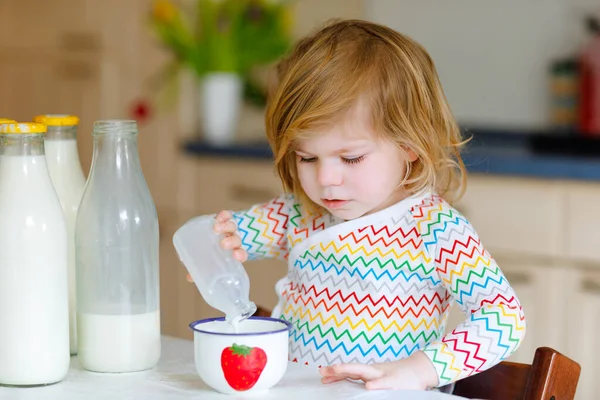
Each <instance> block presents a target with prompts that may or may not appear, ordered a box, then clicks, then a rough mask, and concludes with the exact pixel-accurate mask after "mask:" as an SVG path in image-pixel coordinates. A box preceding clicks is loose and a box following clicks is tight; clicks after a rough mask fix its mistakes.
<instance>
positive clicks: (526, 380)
mask: <svg viewBox="0 0 600 400" xmlns="http://www.w3.org/2000/svg"><path fill="white" fill-rule="evenodd" d="M254 315H256V316H262V317H270V316H271V311H270V310H268V309H265V308H262V307H258V309H257V311H256V313H255V314H254ZM580 372H581V367H580V366H579V364H577V363H576V362H575V361H573V360H571V359H570V358H569V357H567V356H565V355H563V354H561V353H559V352H558V351H556V350H554V349H551V348H549V347H540V348H538V349H537V350H536V352H535V357H534V358H533V363H532V364H520V363H514V362H508V361H504V362H501V363H500V364H498V365H496V366H495V367H492V368H490V369H488V370H486V371H483V372H480V373H478V374H477V375H473V376H470V377H468V378H465V379H461V380H460V381H458V382H456V385H455V388H454V392H453V394H455V395H457V396H462V397H467V398H471V399H486V400H571V399H573V398H574V397H575V390H576V389H577V382H578V381H579V373H580Z"/></svg>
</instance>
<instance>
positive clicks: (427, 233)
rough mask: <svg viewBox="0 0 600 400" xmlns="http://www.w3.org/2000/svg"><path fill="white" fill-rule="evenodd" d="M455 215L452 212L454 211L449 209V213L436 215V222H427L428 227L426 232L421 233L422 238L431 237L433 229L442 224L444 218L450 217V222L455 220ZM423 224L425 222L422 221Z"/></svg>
mask: <svg viewBox="0 0 600 400" xmlns="http://www.w3.org/2000/svg"><path fill="white" fill-rule="evenodd" d="M453 214H454V213H453V212H452V209H448V213H444V211H439V212H438V213H435V214H434V215H435V217H437V220H436V221H433V220H431V222H426V223H425V226H426V227H427V230H426V232H421V236H429V235H431V234H432V232H431V227H432V226H434V225H436V224H440V223H441V222H442V217H448V218H449V219H450V220H452V219H454V215H453ZM424 217H426V215H424ZM421 221H423V222H425V220H421Z"/></svg>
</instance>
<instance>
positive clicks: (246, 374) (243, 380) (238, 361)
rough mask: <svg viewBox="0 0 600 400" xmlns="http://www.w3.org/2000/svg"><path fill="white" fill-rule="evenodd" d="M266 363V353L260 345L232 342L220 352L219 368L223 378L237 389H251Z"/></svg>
mask: <svg viewBox="0 0 600 400" xmlns="http://www.w3.org/2000/svg"><path fill="white" fill-rule="evenodd" d="M266 365H267V354H266V353H265V351H264V350H263V349H261V348H260V347H249V346H244V345H238V344H236V343H234V344H233V345H232V346H231V347H227V348H225V349H223V352H222V353H221V368H222V369H223V375H225V380H226V381H227V383H229V386H231V387H232V388H234V389H235V390H238V391H246V390H249V389H252V387H253V386H254V385H255V384H256V382H258V378H260V374H262V372H263V370H264V369H265V366H266Z"/></svg>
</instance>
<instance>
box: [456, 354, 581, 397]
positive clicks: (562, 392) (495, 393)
mask: <svg viewBox="0 0 600 400" xmlns="http://www.w3.org/2000/svg"><path fill="white" fill-rule="evenodd" d="M580 372H581V367H580V366H579V364H577V363H576V362H575V361H573V360H571V359H570V358H569V357H567V356H565V355H563V354H561V353H559V352H558V351H556V350H554V349H551V348H549V347H540V348H538V349H537V350H536V352H535V357H534V359H533V363H532V364H531V365H529V364H520V363H513V362H501V363H500V364H498V365H496V366H494V367H492V368H490V369H488V370H486V371H483V372H480V373H478V374H477V375H473V376H470V377H468V378H465V379H462V380H460V381H458V382H456V386H455V388H454V392H453V394H455V395H457V396H463V397H467V398H478V399H488V400H496V399H498V400H512V399H515V400H517V399H518V400H571V399H573V398H574V397H575V390H576V389H577V382H578V381H579V374H580Z"/></svg>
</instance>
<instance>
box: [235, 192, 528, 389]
mask: <svg viewBox="0 0 600 400" xmlns="http://www.w3.org/2000/svg"><path fill="white" fill-rule="evenodd" d="M302 210H303V208H302V207H301V206H300V204H299V203H298V202H297V201H296V200H295V199H294V197H293V196H291V195H283V196H281V197H278V198H276V199H273V200H272V201H269V202H267V203H265V204H258V205H255V206H253V207H251V208H250V209H249V210H246V211H240V212H235V213H234V218H235V220H236V222H237V224H238V233H239V235H240V237H241V238H242V243H243V248H244V249H245V250H247V251H248V253H249V256H250V258H251V259H256V258H265V257H277V258H281V259H284V260H287V261H288V273H287V276H286V277H285V278H284V279H282V280H281V281H280V282H279V283H278V284H277V287H276V290H277V292H278V295H279V302H278V304H277V306H276V307H275V309H274V311H273V315H274V316H275V317H278V318H282V319H285V320H287V321H289V322H290V323H291V324H292V327H293V328H292V332H291V334H290V360H291V361H296V362H301V363H305V364H314V365H319V366H320V365H331V364H334V363H348V362H359V363H366V364H368V363H376V362H385V361H393V360H397V359H401V358H405V357H408V356H410V355H411V354H412V353H413V352H415V351H418V350H422V351H423V352H424V353H425V354H426V355H427V356H428V357H429V359H430V360H431V362H432V363H433V365H434V366H435V369H436V371H437V373H438V377H439V386H443V385H447V384H450V383H453V382H455V381H457V380H459V379H462V378H464V377H467V376H469V375H472V374H475V373H478V372H481V371H484V370H486V369H488V368H490V367H492V366H494V365H496V364H497V363H499V362H500V361H502V360H504V359H506V358H507V357H508V356H510V355H511V354H512V353H513V352H514V351H515V350H516V349H517V348H518V346H519V344H520V342H521V341H522V340H523V337H524V335H525V316H524V314H523V309H522V307H521V305H520V303H519V300H518V299H517V297H516V295H515V292H514V291H513V289H512V288H511V286H510V284H509V282H508V281H507V280H506V278H505V277H504V275H503V273H502V271H501V270H500V268H499V267H498V265H497V264H496V262H495V261H494V259H493V258H492V257H491V256H490V254H489V253H488V252H487V251H486V250H485V248H484V247H483V245H482V243H481V240H480V239H479V237H478V235H477V233H476V231H475V230H474V228H473V226H472V225H471V224H470V223H469V221H467V220H466V219H465V217H464V216H463V215H461V214H460V213H459V212H458V211H457V210H456V209H454V208H453V207H452V206H450V205H449V204H448V203H447V202H446V201H445V200H444V199H442V198H441V197H439V196H437V195H435V194H430V193H426V194H421V195H415V196H411V197H409V198H406V199H404V200H402V201H400V202H399V203H397V204H395V205H393V206H391V207H389V208H387V209H385V210H382V211H379V212H375V213H373V214H369V215H366V216H363V217H360V218H357V219H354V220H350V221H344V220H340V219H338V218H336V217H334V216H333V215H331V214H327V213H324V214H323V213H313V214H309V213H303V211H302ZM452 302H455V303H456V304H457V305H458V306H459V307H460V308H461V310H462V311H463V313H464V314H465V320H464V321H463V322H462V323H460V324H459V325H458V326H457V327H455V328H454V329H453V330H451V331H449V332H448V333H446V334H444V332H445V330H446V329H445V328H446V327H445V324H446V321H447V317H448V314H449V310H450V307H451V305H452Z"/></svg>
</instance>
